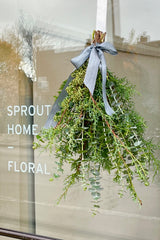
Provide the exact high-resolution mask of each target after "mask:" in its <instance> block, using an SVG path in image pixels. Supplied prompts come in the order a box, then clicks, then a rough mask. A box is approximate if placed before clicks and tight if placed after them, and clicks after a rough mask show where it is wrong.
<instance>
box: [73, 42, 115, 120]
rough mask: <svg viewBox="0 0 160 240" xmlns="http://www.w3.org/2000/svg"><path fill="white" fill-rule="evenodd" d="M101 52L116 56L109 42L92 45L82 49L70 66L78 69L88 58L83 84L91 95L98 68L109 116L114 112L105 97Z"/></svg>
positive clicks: (103, 59) (104, 78)
mask: <svg viewBox="0 0 160 240" xmlns="http://www.w3.org/2000/svg"><path fill="white" fill-rule="evenodd" d="M103 52H107V53H110V54H111V55H116V54H117V51H116V49H115V48H114V47H113V45H112V44H111V43H109V42H103V43H100V44H99V43H97V44H96V45H94V44H92V45H91V46H89V47H87V48H86V49H84V51H83V52H82V53H81V54H80V55H79V56H77V57H75V58H72V59H71V62H72V64H73V65H74V66H75V67H76V68H77V69H78V68H80V67H81V66H82V65H83V63H84V62H85V61H86V60H87V59H88V58H89V62H88V66H87V70H86V75H85V79H84V84H85V85H86V87H87V88H88V89H89V91H90V93H91V94H92V95H93V93H94V89H95V85H96V79H97V74H98V69H99V68H100V70H101V74H102V94H103V101H104V107H105V111H106V113H107V114H108V115H109V116H111V115H112V114H113V113H114V111H113V109H112V108H111V107H110V105H109V103H108V100H107V97H106V74H107V65H106V60H105V57H104V54H103Z"/></svg>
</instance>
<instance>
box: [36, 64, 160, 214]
mask: <svg viewBox="0 0 160 240" xmlns="http://www.w3.org/2000/svg"><path fill="white" fill-rule="evenodd" d="M86 68H87V63H85V64H84V65H83V66H82V67H81V68H80V69H78V70H76V71H75V72H74V73H73V74H72V77H73V80H72V81H71V83H70V84H69V86H68V87H67V89H66V91H67V93H68V95H67V97H66V98H65V99H64V100H63V101H62V103H61V111H60V112H58V113H57V114H56V116H55V117H54V120H55V121H56V122H57V125H56V127H55V128H49V129H42V130H41V132H40V134H39V135H37V140H38V141H37V142H36V143H34V148H38V147H41V148H43V149H47V150H49V151H50V152H52V150H53V147H54V148H55V151H54V154H55V157H56V164H57V171H56V172H55V173H53V179H54V178H58V177H60V176H61V175H62V174H63V172H64V170H65V169H64V164H65V166H66V164H69V166H70V174H69V175H68V176H67V177H66V179H65V181H64V191H63V193H62V195H61V196H60V198H59V201H60V200H61V198H63V197H65V196H66V194H67V192H68V189H69V188H70V187H71V186H72V185H73V184H75V183H77V182H80V183H81V185H82V188H83V189H84V190H89V191H90V193H91V195H92V198H93V205H94V206H93V207H94V208H93V209H94V210H93V214H94V213H95V209H97V208H99V207H100V206H99V202H100V198H101V191H102V187H101V183H100V182H101V181H100V180H101V173H102V171H107V172H108V173H109V174H110V173H111V172H112V173H113V175H114V178H113V181H114V182H116V183H118V184H120V185H121V186H122V188H124V186H125V188H126V189H128V190H129V191H130V194H131V196H132V198H133V200H137V201H138V202H139V204H142V201H141V200H140V199H139V197H138V195H137V192H136V190H135V187H134V184H133V180H134V179H135V178H136V179H138V180H139V181H141V182H142V183H144V185H146V186H148V185H149V172H148V171H149V167H150V166H151V165H152V166H153V170H154V173H155V174H156V173H157V172H158V170H159V160H158V159H156V158H155V156H154V151H155V150H156V145H154V144H153V143H152V142H151V141H149V140H145V138H144V137H143V134H144V130H145V128H146V126H145V123H144V120H143V118H142V117H141V116H139V114H138V113H137V112H136V111H135V109H134V103H133V101H132V97H133V94H134V93H135V91H134V87H133V86H132V85H131V84H130V83H128V82H127V81H126V79H124V78H122V79H118V78H117V77H116V76H114V75H113V74H112V73H111V72H109V71H108V72H107V84H106V90H107V98H108V101H109V103H110V105H111V106H112V108H113V109H114V111H115V114H113V115H112V116H108V115H107V114H106V113H105V110H104V103H103V99H102V79H101V73H100V72H98V76H97V82H96V87H95V91H94V95H93V96H92V95H90V93H89V91H88V89H87V88H86V87H85V85H84V84H83V81H84V77H85V73H86ZM63 85H64V84H63ZM120 195H123V192H122V191H120Z"/></svg>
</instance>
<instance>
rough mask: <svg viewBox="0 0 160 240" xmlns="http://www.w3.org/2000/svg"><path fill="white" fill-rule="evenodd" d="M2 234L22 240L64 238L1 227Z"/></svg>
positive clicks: (56, 239) (54, 239)
mask: <svg viewBox="0 0 160 240" xmlns="http://www.w3.org/2000/svg"><path fill="white" fill-rule="evenodd" d="M0 235H1V236H5V237H11V238H16V239H22V240H62V239H58V238H51V237H45V236H41V235H34V234H30V233H25V232H19V231H15V230H10V229H5V228H0Z"/></svg>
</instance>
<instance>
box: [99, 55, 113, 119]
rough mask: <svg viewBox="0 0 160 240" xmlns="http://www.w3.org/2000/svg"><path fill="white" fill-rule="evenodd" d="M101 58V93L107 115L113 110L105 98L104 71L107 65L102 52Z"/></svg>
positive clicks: (105, 71)
mask: <svg viewBox="0 0 160 240" xmlns="http://www.w3.org/2000/svg"><path fill="white" fill-rule="evenodd" d="M100 58H101V74H102V93H103V101H104V107H105V111H106V113H107V114H108V115H109V116H112V115H113V114H114V113H115V112H114V110H113V109H112V108H111V107H110V105H109V103H108V100H107V95H106V94H107V93H106V73H107V66H106V61H105V57H104V54H103V52H101V54H100Z"/></svg>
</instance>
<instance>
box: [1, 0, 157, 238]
mask: <svg viewBox="0 0 160 240" xmlns="http://www.w3.org/2000/svg"><path fill="white" fill-rule="evenodd" d="M0 3H1V9H0V36H1V37H0V86H1V88H0V122H1V124H0V158H1V161H0V205H1V210H0V214H1V218H0V227H3V228H10V229H15V230H20V231H26V232H31V233H37V234H40V235H46V236H50V237H56V238H60V239H66V240H67V239H68V240H72V239H76V240H78V239H93V240H94V239H95V240H96V239H105V240H106V239H133V240H135V239H145V240H150V239H159V238H160V232H159V222H160V207H159V201H160V192H159V188H160V183H159V179H158V178H156V179H155V182H154V183H151V185H150V186H149V187H147V188H145V187H144V186H143V185H141V184H140V183H138V182H136V183H135V184H136V189H137V192H138V193H139V195H140V198H141V199H142V200H143V206H142V208H141V209H140V208H139V207H138V206H137V205H136V204H135V203H134V202H132V200H131V198H130V197H129V194H128V195H126V196H125V197H124V198H122V199H119V197H118V190H119V188H118V186H117V185H116V184H115V183H113V181H112V178H113V176H112V174H111V175H109V174H107V175H106V173H104V174H103V180H102V184H103V188H104V190H103V193H102V194H103V196H102V199H103V202H101V209H100V213H99V214H97V216H95V217H92V216H91V214H90V213H89V210H90V207H91V197H90V193H88V192H87V191H86V192H83V190H82V187H81V184H77V185H75V186H73V187H72V188H71V189H70V191H69V192H68V195H67V198H66V200H63V199H62V201H61V202H60V204H59V205H57V204H56V202H57V199H58V198H59V197H60V195H61V193H62V191H63V180H64V178H65V176H63V177H61V178H60V179H57V180H55V181H50V178H51V177H52V175H53V172H54V168H55V161H56V159H55V157H54V156H53V155H51V156H49V154H48V153H47V152H43V153H40V151H39V150H36V151H34V150H33V149H32V144H33V141H34V140H35V136H36V134H37V133H38V132H39V131H40V129H41V128H42V127H43V126H44V124H45V122H46V120H47V117H48V115H49V112H50V111H51V107H52V105H53V103H54V101H55V99H54V97H53V96H55V95H56V96H57V94H58V91H59V88H60V86H61V83H62V82H63V81H64V80H65V79H67V78H68V77H69V75H70V74H71V72H72V71H73V70H74V67H73V65H72V64H71V63H70V60H71V58H73V57H75V56H77V55H78V54H79V53H80V52H81V51H82V50H83V49H84V48H85V47H86V46H87V45H88V44H89V43H90V42H91V35H92V31H93V30H94V28H95V25H96V0H87V1H86V0H81V1H78V0H68V1H64V0H45V1H44V0H34V1H31V0H28V1H24V0H21V1H15V0H14V1H9V0H5V1H3V0H2V1H0ZM158 9H159V1H158V0H154V1H149V0H147V1H146V0H145V1H144V0H141V1H138V0H135V1H126V0H119V1H118V0H108V15H107V40H108V41H110V42H112V43H114V46H115V47H116V49H117V50H118V55H117V56H111V55H109V54H105V57H106V61H107V66H108V68H109V69H110V70H111V71H112V72H114V73H115V74H116V75H117V76H119V77H126V78H127V79H128V80H129V81H130V82H132V83H133V84H134V85H136V89H137V90H138V91H139V92H140V95H138V96H137V97H136V98H135V99H134V101H135V103H136V109H137V111H138V112H139V113H140V114H141V115H142V116H143V117H144V119H145V121H146V123H147V125H148V129H147V133H146V137H149V136H151V137H153V139H154V141H155V142H158V141H159V137H160V82H159V76H160V69H159V65H160V36H159V34H160V33H159V31H158V29H159V23H160V17H159V11H158ZM67 171H68V169H67V167H66V174H67Z"/></svg>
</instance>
